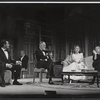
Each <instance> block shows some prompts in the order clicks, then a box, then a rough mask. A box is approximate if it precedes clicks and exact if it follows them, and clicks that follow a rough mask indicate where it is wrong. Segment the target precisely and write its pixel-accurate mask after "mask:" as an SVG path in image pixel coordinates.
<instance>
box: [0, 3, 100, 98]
mask: <svg viewBox="0 0 100 100" xmlns="http://www.w3.org/2000/svg"><path fill="white" fill-rule="evenodd" d="M0 12H1V13H0V41H1V40H2V39H7V40H9V42H10V49H9V51H10V55H11V58H12V59H16V58H18V57H19V56H20V51H21V50H24V51H25V54H26V55H27V56H28V58H29V61H28V66H27V68H26V69H25V70H23V71H22V73H23V75H22V76H23V77H21V78H20V79H18V80H19V82H20V83H23V85H7V86H6V87H0V97H1V98H15V97H16V98H17V97H18V98H42V97H43V98H45V97H46V98H47V97H48V98H64V97H65V98H93V97H94V98H99V97H100V87H99V76H100V75H99V73H97V72H96V74H95V75H97V80H95V83H94V84H93V85H89V82H90V81H91V80H92V78H93V75H94V73H88V75H89V77H92V78H90V79H87V80H85V81H79V82H77V81H73V82H72V83H68V80H64V83H62V74H61V73H62V69H63V67H64V65H63V64H62V63H61V62H62V61H64V60H65V58H67V57H69V55H70V54H71V53H72V51H73V47H74V46H75V45H79V46H80V51H81V52H82V53H83V57H84V59H85V58H86V59H85V60H84V63H85V64H86V65H87V66H88V68H92V62H93V60H92V54H93V52H92V51H93V50H94V49H95V47H96V46H100V4H99V3H98V4H69V3H63V4H62V3H61V4H60V3H59V4H58V3H24V4H23V3H5V4H4V3H0ZM40 41H44V42H45V43H46V46H47V47H46V48H47V49H48V50H49V51H51V52H52V60H53V63H54V77H53V82H54V84H48V79H47V78H46V74H45V73H44V75H43V79H42V82H41V83H40V80H39V78H38V77H39V75H38V74H37V76H36V80H35V82H33V75H34V65H35V62H34V57H33V54H34V53H35V51H36V50H37V49H38V47H39V42H40ZM73 73H74V72H73ZM67 74H68V73H67ZM74 74H75V73H74ZM79 74H80V73H79ZM83 74H85V75H86V73H83Z"/></svg>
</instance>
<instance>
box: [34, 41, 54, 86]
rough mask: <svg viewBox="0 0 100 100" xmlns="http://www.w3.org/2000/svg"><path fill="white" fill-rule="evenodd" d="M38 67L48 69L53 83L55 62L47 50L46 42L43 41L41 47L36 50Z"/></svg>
mask: <svg viewBox="0 0 100 100" xmlns="http://www.w3.org/2000/svg"><path fill="white" fill-rule="evenodd" d="M36 58H37V68H45V69H47V70H48V77H49V82H48V83H49V84H53V82H52V77H53V62H52V60H51V58H50V56H49V55H48V53H47V51H46V43H45V42H43V41H41V42H40V44H39V49H38V50H37V51H36Z"/></svg>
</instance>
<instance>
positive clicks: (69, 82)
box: [68, 75, 70, 83]
mask: <svg viewBox="0 0 100 100" xmlns="http://www.w3.org/2000/svg"><path fill="white" fill-rule="evenodd" d="M68 83H70V75H68Z"/></svg>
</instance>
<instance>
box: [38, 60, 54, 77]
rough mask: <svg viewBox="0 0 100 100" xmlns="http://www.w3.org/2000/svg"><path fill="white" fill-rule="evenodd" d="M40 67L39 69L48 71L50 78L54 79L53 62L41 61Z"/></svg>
mask: <svg viewBox="0 0 100 100" xmlns="http://www.w3.org/2000/svg"><path fill="white" fill-rule="evenodd" d="M37 64H38V67H37V68H45V69H47V70H48V73H47V74H48V76H49V77H50V78H52V77H53V62H52V60H48V61H41V62H38V63H37Z"/></svg>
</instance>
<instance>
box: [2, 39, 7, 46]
mask: <svg viewBox="0 0 100 100" xmlns="http://www.w3.org/2000/svg"><path fill="white" fill-rule="evenodd" d="M6 41H7V40H5V39H4V40H2V41H1V44H0V46H1V47H3V46H4V44H6Z"/></svg>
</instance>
